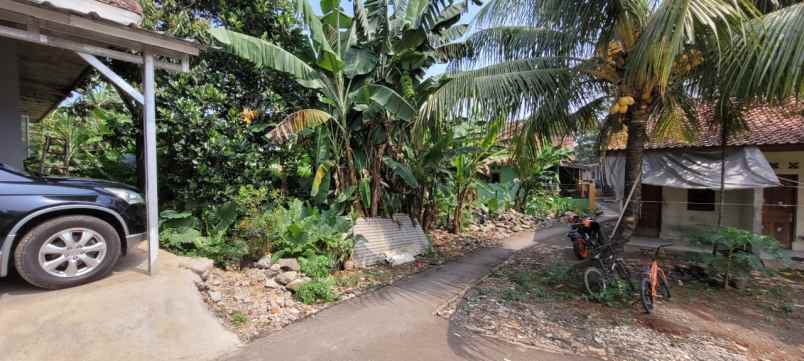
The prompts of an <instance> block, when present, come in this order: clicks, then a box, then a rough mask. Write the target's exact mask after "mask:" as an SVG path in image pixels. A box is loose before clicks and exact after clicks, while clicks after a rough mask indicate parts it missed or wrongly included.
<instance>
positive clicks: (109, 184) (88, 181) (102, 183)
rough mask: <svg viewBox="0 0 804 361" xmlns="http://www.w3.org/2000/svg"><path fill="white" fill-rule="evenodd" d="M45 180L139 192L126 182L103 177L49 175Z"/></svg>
mask: <svg viewBox="0 0 804 361" xmlns="http://www.w3.org/2000/svg"><path fill="white" fill-rule="evenodd" d="M45 181H47V182H48V183H51V184H56V185H62V186H74V187H86V188H123V189H128V190H131V191H134V192H139V190H138V189H137V188H135V187H132V186H130V185H128V184H125V183H119V182H113V181H108V180H103V179H92V178H71V177H47V178H45Z"/></svg>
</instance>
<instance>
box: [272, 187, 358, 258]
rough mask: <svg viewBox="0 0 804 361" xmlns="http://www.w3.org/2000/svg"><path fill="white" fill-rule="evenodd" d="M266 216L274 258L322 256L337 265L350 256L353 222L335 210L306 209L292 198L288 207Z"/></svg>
mask: <svg viewBox="0 0 804 361" xmlns="http://www.w3.org/2000/svg"><path fill="white" fill-rule="evenodd" d="M267 217H268V222H269V224H270V227H271V228H270V231H269V234H268V236H269V239H270V241H271V251H272V253H273V257H274V258H282V257H305V258H311V257H314V256H317V255H325V256H327V257H329V259H330V260H331V261H332V262H334V263H336V264H338V265H340V264H342V263H343V262H345V261H346V260H347V259H349V258H350V257H351V255H352V248H353V247H354V242H353V240H352V238H351V236H350V233H349V232H350V231H351V228H352V221H351V219H350V218H349V217H344V216H340V215H338V214H337V212H336V211H335V210H325V211H321V210H319V209H317V208H309V207H305V206H304V204H303V203H302V202H301V201H300V200H298V199H294V200H292V201H291V202H290V203H289V204H288V206H287V207H284V206H278V207H275V208H274V209H273V210H272V211H271V212H270V214H269V215H267Z"/></svg>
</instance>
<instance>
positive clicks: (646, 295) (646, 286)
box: [639, 278, 654, 313]
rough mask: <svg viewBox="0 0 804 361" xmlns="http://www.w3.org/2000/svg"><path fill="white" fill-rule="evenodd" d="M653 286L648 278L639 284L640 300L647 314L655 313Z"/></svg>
mask: <svg viewBox="0 0 804 361" xmlns="http://www.w3.org/2000/svg"><path fill="white" fill-rule="evenodd" d="M650 290H651V284H650V280H649V279H648V278H643V279H642V282H640V284H639V298H640V299H641V300H642V307H644V308H645V312H646V313H651V312H653V302H654V299H653V296H651V294H650Z"/></svg>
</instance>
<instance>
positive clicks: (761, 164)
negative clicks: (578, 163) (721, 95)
mask: <svg viewBox="0 0 804 361" xmlns="http://www.w3.org/2000/svg"><path fill="white" fill-rule="evenodd" d="M720 167H721V161H720V150H719V149H714V150H694V151H693V150H681V149H678V150H659V151H647V152H645V153H644V154H643V156H642V184H650V185H655V186H662V187H673V188H686V189H715V190H719V189H720ZM725 168H726V179H725V189H726V190H731V189H748V188H768V187H778V186H780V185H781V183H779V178H777V177H776V173H775V172H774V171H773V168H771V166H770V164H768V160H767V159H765V155H763V154H762V151H761V150H759V148H757V147H741V148H731V149H728V150H727V151H726V167H725ZM604 173H605V179H606V183H607V184H608V185H609V186H611V187H613V188H614V190H615V193H616V194H617V199H622V196H623V195H624V189H623V188H624V187H625V153H617V154H608V155H607V156H606V162H605V169H604Z"/></svg>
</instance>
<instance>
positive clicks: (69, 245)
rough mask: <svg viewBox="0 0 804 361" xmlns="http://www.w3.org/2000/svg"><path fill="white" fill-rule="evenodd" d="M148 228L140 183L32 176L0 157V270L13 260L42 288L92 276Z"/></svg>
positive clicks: (105, 270)
mask: <svg viewBox="0 0 804 361" xmlns="http://www.w3.org/2000/svg"><path fill="white" fill-rule="evenodd" d="M145 228H146V226H145V202H144V201H143V198H142V196H141V195H140V194H139V193H138V192H137V190H136V189H135V188H132V187H130V186H127V185H125V184H121V183H115V182H108V181H102V180H94V179H76V178H55V177H53V178H51V177H48V178H40V177H34V176H31V175H28V174H26V173H24V172H22V171H19V170H15V169H13V168H11V167H9V166H8V165H3V164H2V163H0V277H5V276H6V275H8V271H9V268H10V267H11V265H12V264H13V265H14V267H15V268H16V270H17V272H18V273H19V274H20V275H21V276H22V277H23V278H24V279H25V280H26V281H28V282H29V283H31V284H32V285H35V286H38V287H42V288H48V289H57V288H66V287H72V286H77V285H80V284H83V283H87V282H91V281H94V280H96V279H99V278H102V277H104V276H106V275H107V274H109V272H111V271H112V268H113V267H114V265H115V263H117V260H118V258H120V256H121V255H125V254H126V251H127V250H128V249H129V248H130V247H133V245H134V243H135V242H138V241H141V240H143V239H144V238H145Z"/></svg>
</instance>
